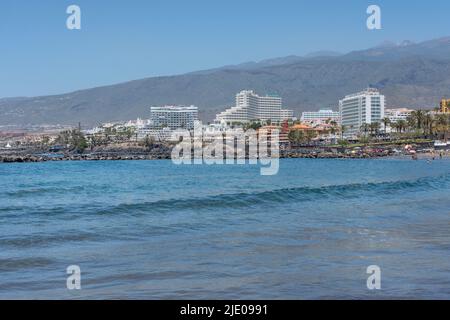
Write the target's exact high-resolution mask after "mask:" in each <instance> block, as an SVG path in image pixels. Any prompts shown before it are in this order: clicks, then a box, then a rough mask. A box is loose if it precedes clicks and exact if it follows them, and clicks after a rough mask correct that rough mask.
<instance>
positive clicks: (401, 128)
mask: <svg viewBox="0 0 450 320" xmlns="http://www.w3.org/2000/svg"><path fill="white" fill-rule="evenodd" d="M406 127H407V123H406V121H405V120H399V121H398V122H397V132H400V133H402V132H403V131H406Z"/></svg>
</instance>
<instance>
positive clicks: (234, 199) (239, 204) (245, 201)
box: [97, 174, 450, 214]
mask: <svg viewBox="0 0 450 320" xmlns="http://www.w3.org/2000/svg"><path fill="white" fill-rule="evenodd" d="M449 182H450V174H446V175H442V176H438V177H426V178H420V179H417V180H406V181H390V182H372V183H353V184H343V185H330V186H322V187H297V188H285V189H276V190H270V191H263V192H255V193H236V194H222V195H218V196H209V197H203V198H190V199H172V200H160V201H154V202H144V203H136V204H120V205H118V206H115V207H112V208H108V209H102V210H100V211H99V212H97V213H98V214H122V213H127V214H129V213H136V214H139V213H143V214H144V213H148V212H162V213H165V212H171V211H174V210H202V209H213V208H244V207H252V206H261V205H270V204H279V203H286V202H305V201H314V200H318V199H326V198H331V199H348V198H355V197H361V196H367V195H368V194H373V193H376V194H377V195H379V194H391V193H393V192H408V191H410V192H412V191H414V192H417V191H420V190H430V189H431V190H439V189H443V188H448V186H449Z"/></svg>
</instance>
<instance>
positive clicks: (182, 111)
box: [150, 106, 198, 130]
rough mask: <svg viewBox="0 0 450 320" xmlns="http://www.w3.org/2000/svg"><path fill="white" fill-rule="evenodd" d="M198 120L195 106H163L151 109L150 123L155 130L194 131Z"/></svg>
mask: <svg viewBox="0 0 450 320" xmlns="http://www.w3.org/2000/svg"><path fill="white" fill-rule="evenodd" d="M197 120H198V108H197V107H195V106H188V107H186V106H163V107H151V108H150V123H151V126H152V127H153V128H168V129H171V130H175V129H180V128H183V129H189V130H191V129H193V128H194V124H195V121H197Z"/></svg>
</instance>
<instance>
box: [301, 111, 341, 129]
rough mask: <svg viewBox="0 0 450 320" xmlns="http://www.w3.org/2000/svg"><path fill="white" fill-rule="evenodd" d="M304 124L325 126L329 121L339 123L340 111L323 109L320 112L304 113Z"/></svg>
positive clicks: (302, 119) (302, 118) (302, 120)
mask: <svg viewBox="0 0 450 320" xmlns="http://www.w3.org/2000/svg"><path fill="white" fill-rule="evenodd" d="M300 120H301V122H302V123H309V124H314V125H320V124H324V123H326V122H327V121H335V122H336V123H339V122H340V120H341V117H340V113H339V111H333V110H331V109H322V110H319V111H306V112H303V113H302V117H301V119H300Z"/></svg>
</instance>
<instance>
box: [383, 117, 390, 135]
mask: <svg viewBox="0 0 450 320" xmlns="http://www.w3.org/2000/svg"><path fill="white" fill-rule="evenodd" d="M381 122H383V125H384V133H385V134H386V133H387V126H388V125H390V124H391V119H389V118H388V117H385V118H383V119H382V120H381Z"/></svg>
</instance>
